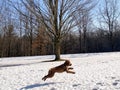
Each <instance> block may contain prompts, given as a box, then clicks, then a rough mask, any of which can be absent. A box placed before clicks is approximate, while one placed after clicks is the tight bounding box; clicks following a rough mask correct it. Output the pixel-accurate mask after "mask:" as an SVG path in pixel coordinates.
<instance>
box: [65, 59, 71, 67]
mask: <svg viewBox="0 0 120 90" xmlns="http://www.w3.org/2000/svg"><path fill="white" fill-rule="evenodd" d="M64 65H66V66H71V65H72V63H71V62H70V61H69V60H66V61H65V63H64Z"/></svg>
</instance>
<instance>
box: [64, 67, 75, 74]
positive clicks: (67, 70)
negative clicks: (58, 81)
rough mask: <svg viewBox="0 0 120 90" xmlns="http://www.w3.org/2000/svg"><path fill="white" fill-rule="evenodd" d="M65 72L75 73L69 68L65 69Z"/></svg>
mask: <svg viewBox="0 0 120 90" xmlns="http://www.w3.org/2000/svg"><path fill="white" fill-rule="evenodd" d="M66 72H67V73H72V74H75V72H73V71H69V68H67V69H66Z"/></svg>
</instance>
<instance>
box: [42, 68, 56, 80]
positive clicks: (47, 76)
mask: <svg viewBox="0 0 120 90" xmlns="http://www.w3.org/2000/svg"><path fill="white" fill-rule="evenodd" d="M54 74H55V72H53V71H51V70H49V72H48V75H46V76H44V77H43V78H42V80H44V81H45V80H46V79H47V78H52V77H53V76H54Z"/></svg>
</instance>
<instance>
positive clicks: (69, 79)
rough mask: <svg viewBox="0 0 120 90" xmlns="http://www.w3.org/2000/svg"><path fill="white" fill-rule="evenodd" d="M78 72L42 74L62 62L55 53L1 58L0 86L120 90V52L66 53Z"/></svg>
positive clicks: (19, 89) (1, 89)
mask: <svg viewBox="0 0 120 90" xmlns="http://www.w3.org/2000/svg"><path fill="white" fill-rule="evenodd" d="M62 58H64V59H70V60H71V62H72V64H73V65H72V66H73V67H74V71H75V72H76V74H67V73H66V72H64V73H56V74H55V76H54V77H53V78H51V79H47V80H46V81H43V80H41V78H42V77H43V76H44V75H46V74H47V73H48V69H49V68H51V67H54V66H58V65H60V64H62V63H64V61H60V62H42V61H45V60H53V59H54V56H52V55H51V56H34V57H13V58H0V90H120V52H113V53H94V54H92V53H91V54H67V55H62Z"/></svg>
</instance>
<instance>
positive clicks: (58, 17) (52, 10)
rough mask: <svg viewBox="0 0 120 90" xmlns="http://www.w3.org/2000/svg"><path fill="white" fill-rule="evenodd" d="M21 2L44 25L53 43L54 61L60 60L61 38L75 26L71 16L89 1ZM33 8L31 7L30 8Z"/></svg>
mask: <svg viewBox="0 0 120 90" xmlns="http://www.w3.org/2000/svg"><path fill="white" fill-rule="evenodd" d="M30 2H31V0H26V1H24V0H22V3H23V4H24V5H25V6H26V7H27V8H28V9H29V10H30V11H31V12H32V13H33V14H34V15H35V16H36V17H37V19H38V21H39V22H40V23H42V24H44V25H45V27H46V31H47V33H48V35H49V36H50V38H51V39H52V41H53V43H54V53H55V60H60V44H61V40H62V38H64V36H65V35H66V34H67V33H68V32H69V31H70V30H71V29H73V28H74V27H75V26H76V23H74V18H73V15H74V14H75V12H77V11H78V10H79V11H80V10H81V9H82V8H83V7H85V6H86V5H87V4H88V3H90V2H91V0H85V1H81V0H43V1H42V2H38V1H37V0H34V1H32V3H33V5H30ZM32 6H33V7H32Z"/></svg>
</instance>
